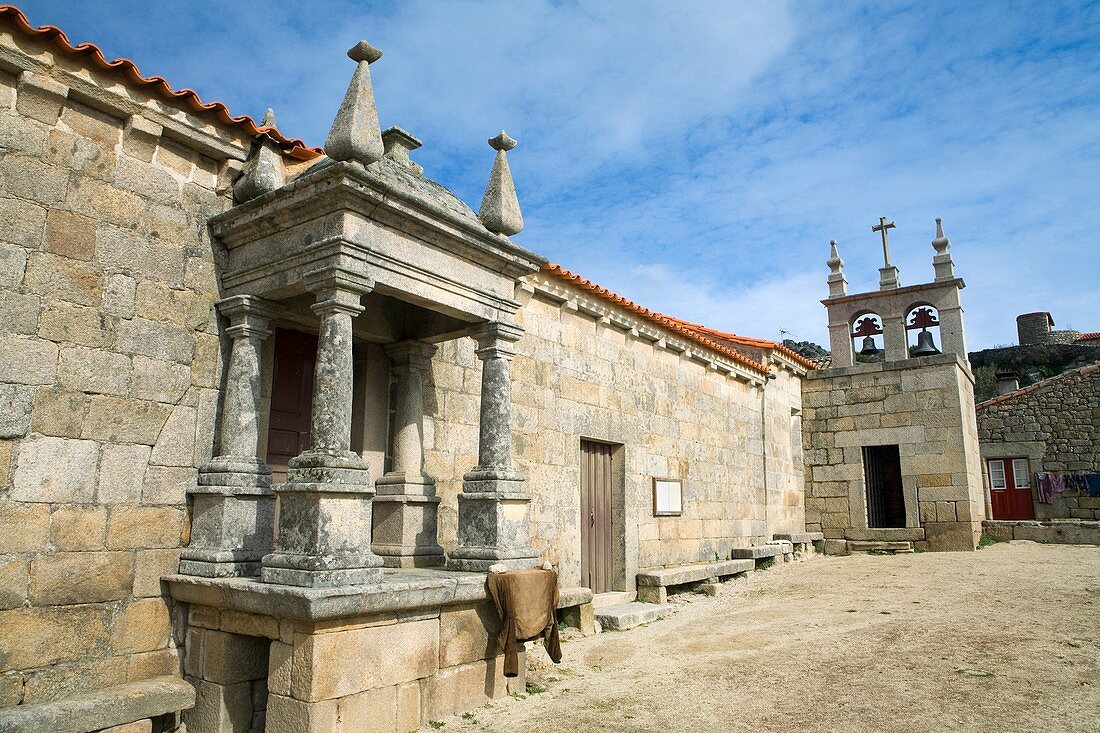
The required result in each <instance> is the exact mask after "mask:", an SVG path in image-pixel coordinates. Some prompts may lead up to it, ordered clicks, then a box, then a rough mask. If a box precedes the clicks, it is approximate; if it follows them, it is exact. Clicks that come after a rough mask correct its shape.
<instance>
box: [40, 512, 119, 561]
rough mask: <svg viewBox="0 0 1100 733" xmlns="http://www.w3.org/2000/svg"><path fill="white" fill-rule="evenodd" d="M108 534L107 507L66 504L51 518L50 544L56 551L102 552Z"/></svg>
mask: <svg viewBox="0 0 1100 733" xmlns="http://www.w3.org/2000/svg"><path fill="white" fill-rule="evenodd" d="M106 533H107V509H106V507H102V506H93V505H87V504H64V505H62V506H59V507H58V508H57V509H56V510H55V511H54V513H53V516H52V517H51V518H50V544H52V545H53V547H54V549H56V550H62V551H68V552H79V551H86V550H101V549H103V545H104V538H105V536H106Z"/></svg>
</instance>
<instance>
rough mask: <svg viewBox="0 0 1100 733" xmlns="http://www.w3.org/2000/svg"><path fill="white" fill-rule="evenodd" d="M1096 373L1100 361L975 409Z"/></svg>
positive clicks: (1057, 375)
mask: <svg viewBox="0 0 1100 733" xmlns="http://www.w3.org/2000/svg"><path fill="white" fill-rule="evenodd" d="M1096 371H1100V361H1094V362H1093V363H1092V364H1086V365H1085V366H1083V367H1077V368H1076V369H1071V370H1069V371H1068V372H1062V373H1061V374H1055V375H1054V376H1053V377H1047V378H1046V379H1042V380H1040V381H1038V382H1036V383H1035V384H1029V385H1028V386H1026V387H1020V388H1019V389H1017V390H1015V391H1013V392H1009V393H1008V394H1002V395H997V396H996V397H991V398H990V399H988V400H986V401H985V402H979V403H978V404H977V405H975V406H974V409H976V410H984V409H985V408H987V407H991V406H993V405H999V404H1000V403H1002V402H1008V401H1009V400H1012V399H1015V398H1017V397H1022V396H1024V395H1026V394H1031V393H1032V392H1038V391H1039V390H1040V389H1045V388H1046V387H1049V386H1051V385H1052V384H1054V383H1056V382H1060V381H1063V380H1069V379H1071V378H1073V377H1085V376H1088V375H1089V374H1092V373H1093V372H1096Z"/></svg>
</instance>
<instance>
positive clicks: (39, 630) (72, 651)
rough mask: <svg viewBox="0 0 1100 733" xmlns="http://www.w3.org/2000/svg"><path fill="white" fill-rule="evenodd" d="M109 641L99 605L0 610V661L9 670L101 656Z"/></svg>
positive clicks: (104, 618) (105, 622)
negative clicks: (0, 660)
mask: <svg viewBox="0 0 1100 733" xmlns="http://www.w3.org/2000/svg"><path fill="white" fill-rule="evenodd" d="M109 638H110V634H109V632H108V626H107V619H106V612H105V611H104V609H103V607H102V606H96V605H81V606H72V607H67V608H21V609H17V610H13V611H0V659H3V660H4V666H5V667H6V668H9V669H33V668H36V667H45V666H49V665H51V664H57V663H59V662H75V661H80V660H82V659H92V658H98V657H103V656H106V654H107V648H108V647H107V645H108V640H109Z"/></svg>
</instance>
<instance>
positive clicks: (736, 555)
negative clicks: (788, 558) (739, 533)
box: [730, 545, 784, 560]
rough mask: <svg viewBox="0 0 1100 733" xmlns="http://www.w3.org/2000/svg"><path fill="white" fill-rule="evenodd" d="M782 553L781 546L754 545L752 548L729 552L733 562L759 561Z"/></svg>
mask: <svg viewBox="0 0 1100 733" xmlns="http://www.w3.org/2000/svg"><path fill="white" fill-rule="evenodd" d="M783 552H784V547H783V545H755V546H753V547H735V548H734V549H733V550H731V551H730V557H732V558H733V559H735V560H739V559H740V560H744V559H752V560H759V559H761V558H766V557H776V556H779V555H782V554H783Z"/></svg>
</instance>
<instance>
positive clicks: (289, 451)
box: [267, 328, 317, 482]
mask: <svg viewBox="0 0 1100 733" xmlns="http://www.w3.org/2000/svg"><path fill="white" fill-rule="evenodd" d="M316 361H317V336H316V335H315V334H312V333H302V332H301V331H291V330H289V329H285V328H278V329H276V330H275V370H274V374H273V375H272V381H271V419H270V423H269V424H268V429H267V463H268V465H270V466H271V470H272V474H273V478H274V480H275V481H276V482H279V481H283V480H284V479H285V478H286V469H287V463H288V462H289V461H290V459H291V458H293V457H294V456H296V455H298V454H299V453H301V452H302V451H304V450H305V449H306V448H308V447H309V430H310V425H309V419H310V409H311V407H312V405H313V365H314V363H315V362H316Z"/></svg>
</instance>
